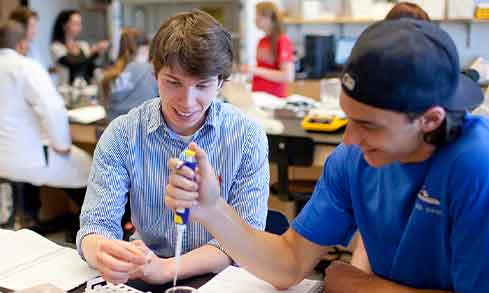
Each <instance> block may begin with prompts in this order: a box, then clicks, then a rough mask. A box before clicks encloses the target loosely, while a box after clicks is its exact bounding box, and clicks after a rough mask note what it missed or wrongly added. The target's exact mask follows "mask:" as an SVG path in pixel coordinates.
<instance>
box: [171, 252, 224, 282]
mask: <svg viewBox="0 0 489 293" xmlns="http://www.w3.org/2000/svg"><path fill="white" fill-rule="evenodd" d="M180 261H181V263H180V269H179V272H178V278H179V279H186V278H190V277H192V276H198V275H203V274H207V273H218V272H220V271H222V270H223V269H224V268H226V267H227V266H229V265H230V264H231V259H230V258H229V257H228V256H227V255H226V254H225V253H224V252H222V251H221V250H219V249H218V248H217V247H215V246H212V245H204V246H202V247H199V248H197V249H194V250H192V251H190V252H188V253H187V254H185V255H183V256H182V258H181V260H180ZM175 265H176V263H175V258H171V259H169V270H170V272H171V276H173V275H174V273H175V269H176V266H175Z"/></svg>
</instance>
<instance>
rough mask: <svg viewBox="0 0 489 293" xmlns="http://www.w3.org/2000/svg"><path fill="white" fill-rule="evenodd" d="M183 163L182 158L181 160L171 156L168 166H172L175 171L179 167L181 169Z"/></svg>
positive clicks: (171, 168)
mask: <svg viewBox="0 0 489 293" xmlns="http://www.w3.org/2000/svg"><path fill="white" fill-rule="evenodd" d="M181 164H182V160H179V159H177V158H171V159H169V160H168V168H170V170H171V171H172V172H175V171H176V170H177V169H179V168H180V166H181Z"/></svg>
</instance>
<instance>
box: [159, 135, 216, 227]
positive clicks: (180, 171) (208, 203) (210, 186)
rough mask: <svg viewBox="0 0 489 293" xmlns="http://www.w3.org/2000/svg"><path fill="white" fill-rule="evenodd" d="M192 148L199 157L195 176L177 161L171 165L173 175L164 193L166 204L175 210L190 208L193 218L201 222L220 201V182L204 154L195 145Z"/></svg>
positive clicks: (197, 157) (192, 144) (171, 160)
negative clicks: (208, 209)
mask: <svg viewBox="0 0 489 293" xmlns="http://www.w3.org/2000/svg"><path fill="white" fill-rule="evenodd" d="M189 148H190V149H191V150H193V151H195V154H196V155H195V158H196V160H197V169H196V172H195V173H194V172H193V171H192V170H191V169H190V168H188V167H185V166H184V167H181V165H182V161H180V160H178V159H170V160H169V161H168V166H169V168H170V170H171V175H170V179H169V181H168V182H169V183H168V185H167V186H166V190H165V204H166V206H168V207H170V208H173V209H177V208H191V212H190V217H192V218H193V219H196V220H200V219H204V218H205V217H206V216H208V215H206V211H205V210H206V208H212V207H214V206H215V205H216V203H217V202H218V200H219V198H220V188H219V180H218V178H217V177H216V175H215V173H214V170H213V168H212V166H211V164H210V162H209V159H208V157H207V154H206V153H205V151H204V150H203V149H201V148H200V147H199V146H198V145H197V144H196V143H191V144H190V146H189ZM194 178H195V180H194Z"/></svg>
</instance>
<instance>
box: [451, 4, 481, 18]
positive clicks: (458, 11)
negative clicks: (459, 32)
mask: <svg viewBox="0 0 489 293" xmlns="http://www.w3.org/2000/svg"><path fill="white" fill-rule="evenodd" d="M447 4H448V7H447V17H448V18H469V19H471V18H473V17H474V12H475V2H474V0H448V3H447Z"/></svg>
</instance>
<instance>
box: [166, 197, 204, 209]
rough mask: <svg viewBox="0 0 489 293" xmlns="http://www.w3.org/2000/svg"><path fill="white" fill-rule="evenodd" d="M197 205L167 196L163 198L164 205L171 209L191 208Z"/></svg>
mask: <svg viewBox="0 0 489 293" xmlns="http://www.w3.org/2000/svg"><path fill="white" fill-rule="evenodd" d="M196 204H197V202H196V201H189V200H178V199H175V198H172V197H169V196H165V205H166V206H167V207H169V208H172V209H178V208H191V207H193V206H195V205H196Z"/></svg>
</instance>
